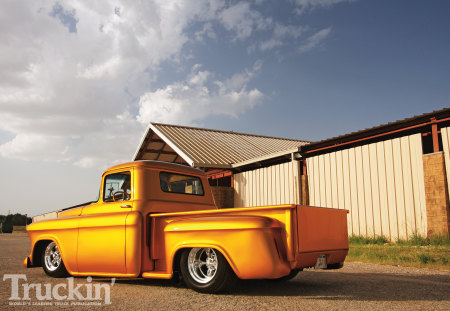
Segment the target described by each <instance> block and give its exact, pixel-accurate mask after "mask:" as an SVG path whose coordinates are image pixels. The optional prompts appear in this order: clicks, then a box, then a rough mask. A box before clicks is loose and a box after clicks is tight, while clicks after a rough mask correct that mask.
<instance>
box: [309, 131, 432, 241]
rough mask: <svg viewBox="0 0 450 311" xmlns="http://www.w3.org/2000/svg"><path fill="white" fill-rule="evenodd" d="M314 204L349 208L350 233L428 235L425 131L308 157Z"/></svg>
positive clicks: (403, 236) (394, 238) (311, 198)
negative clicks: (425, 184)
mask: <svg viewBox="0 0 450 311" xmlns="http://www.w3.org/2000/svg"><path fill="white" fill-rule="evenodd" d="M307 168H308V185H309V198H310V205H316V206H324V207H332V208H339V209H347V210H349V211H350V214H349V217H348V229H349V234H355V235H364V236H378V235H383V236H386V237H387V238H390V239H391V240H397V239H399V238H400V239H406V238H407V237H409V236H411V235H413V234H419V235H422V236H426V234H427V218H426V206H425V186H424V175H423V161H422V142H421V136H420V134H415V135H411V136H405V137H401V138H396V139H393V140H386V141H382V142H378V143H373V144H368V145H364V146H359V147H355V148H350V149H345V150H340V151H336V152H332V153H328V154H324V155H320V156H315V157H311V158H308V159H307Z"/></svg>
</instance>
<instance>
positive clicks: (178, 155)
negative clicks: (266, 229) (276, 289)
mask: <svg viewBox="0 0 450 311" xmlns="http://www.w3.org/2000/svg"><path fill="white" fill-rule="evenodd" d="M449 128H450V109H448V108H446V109H443V110H440V111H434V112H431V113H427V114H423V115H420V116H415V117H412V118H408V119H404V120H400V121H395V122H392V123H388V124H385V125H380V126H377V127H374V128H370V129H365V130H362V131H359V132H355V133H350V134H347V135H342V136H339V137H334V138H331V139H326V140H323V141H320V142H313V143H309V142H307V141H300V140H293V139H283V138H274V137H267V136H259V135H251V134H242V133H234V132H225V131H217V130H208V129H201V128H192V127H184V126H174V125H165V124H156V123H153V124H150V126H149V128H148V130H147V132H146V134H145V135H144V137H143V139H142V141H141V144H140V146H139V148H138V150H137V152H136V154H135V156H134V159H135V160H139V159H152V160H154V159H156V160H163V161H168V162H177V163H184V164H187V165H190V166H195V167H198V168H202V169H204V170H205V171H206V172H207V174H208V176H209V179H210V184H211V185H213V186H214V187H213V192H214V196H215V199H216V204H217V205H218V206H219V207H222V208H224V207H248V206H264V205H273V204H287V203H295V204H305V205H317V206H324V207H331V208H339V209H347V210H349V212H350V213H349V217H348V228H349V234H355V235H365V236H378V235H383V236H385V237H387V238H389V239H391V240H397V239H407V238H408V237H410V236H412V235H421V236H427V235H433V234H443V235H446V234H448V233H449V228H450V217H449V215H450V213H449V194H450V192H449V187H448V183H449V179H448V177H449V176H450V131H449Z"/></svg>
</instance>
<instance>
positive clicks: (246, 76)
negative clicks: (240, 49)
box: [137, 62, 264, 124]
mask: <svg viewBox="0 0 450 311" xmlns="http://www.w3.org/2000/svg"><path fill="white" fill-rule="evenodd" d="M200 69H201V66H199V65H195V66H194V67H193V68H192V72H191V74H190V75H189V76H188V77H187V78H186V80H185V81H179V82H175V83H173V84H170V85H168V86H166V87H164V88H160V89H157V90H155V91H153V92H147V93H145V94H144V95H143V96H141V98H140V101H139V114H138V117H137V119H138V120H139V121H140V122H141V123H142V124H148V123H149V122H162V123H175V124H194V123H196V122H199V121H200V120H202V119H204V118H205V117H206V116H208V115H228V116H232V117H236V116H237V115H239V114H241V113H243V112H245V111H247V110H249V109H252V108H253V107H254V106H256V105H258V104H260V103H261V101H262V100H263V98H264V95H263V94H262V92H261V91H259V90H258V89H256V88H253V89H248V87H247V85H248V82H249V81H250V80H251V79H252V78H253V76H254V75H255V74H256V73H257V72H258V71H259V70H260V69H261V63H260V62H256V63H255V65H254V66H253V68H252V69H251V70H244V71H243V72H241V73H237V74H234V75H233V76H231V77H230V78H228V79H224V80H217V79H212V76H213V74H212V73H211V72H208V71H201V70H200Z"/></svg>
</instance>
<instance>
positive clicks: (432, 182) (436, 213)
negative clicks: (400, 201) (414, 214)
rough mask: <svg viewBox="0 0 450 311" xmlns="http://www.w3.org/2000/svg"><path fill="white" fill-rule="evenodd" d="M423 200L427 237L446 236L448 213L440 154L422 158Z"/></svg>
mask: <svg viewBox="0 0 450 311" xmlns="http://www.w3.org/2000/svg"><path fill="white" fill-rule="evenodd" d="M423 170H424V178H425V198H426V206H427V228H428V229H427V231H428V232H427V235H428V236H432V235H448V234H449V231H450V212H449V202H448V192H447V179H446V173H445V162H444V154H443V153H442V152H438V153H433V154H426V155H424V156H423Z"/></svg>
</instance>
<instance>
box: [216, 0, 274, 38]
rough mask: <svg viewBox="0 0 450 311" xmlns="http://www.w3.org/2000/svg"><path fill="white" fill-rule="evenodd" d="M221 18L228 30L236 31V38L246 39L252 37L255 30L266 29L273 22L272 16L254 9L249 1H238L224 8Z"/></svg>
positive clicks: (220, 14)
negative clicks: (264, 14) (267, 16)
mask: <svg viewBox="0 0 450 311" xmlns="http://www.w3.org/2000/svg"><path fill="white" fill-rule="evenodd" d="M219 20H220V22H221V23H222V24H223V26H224V27H225V28H226V29H227V30H232V31H234V32H235V37H234V40H244V39H246V38H248V37H250V36H251V34H252V33H253V31H254V30H263V29H266V28H267V27H269V26H270V25H271V23H272V21H271V19H270V18H265V17H263V16H262V15H261V13H259V12H258V11H255V10H252V9H251V8H250V4H249V3H247V2H238V3H237V4H235V5H233V6H231V7H229V8H226V9H224V10H222V11H221V12H220V13H219Z"/></svg>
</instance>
